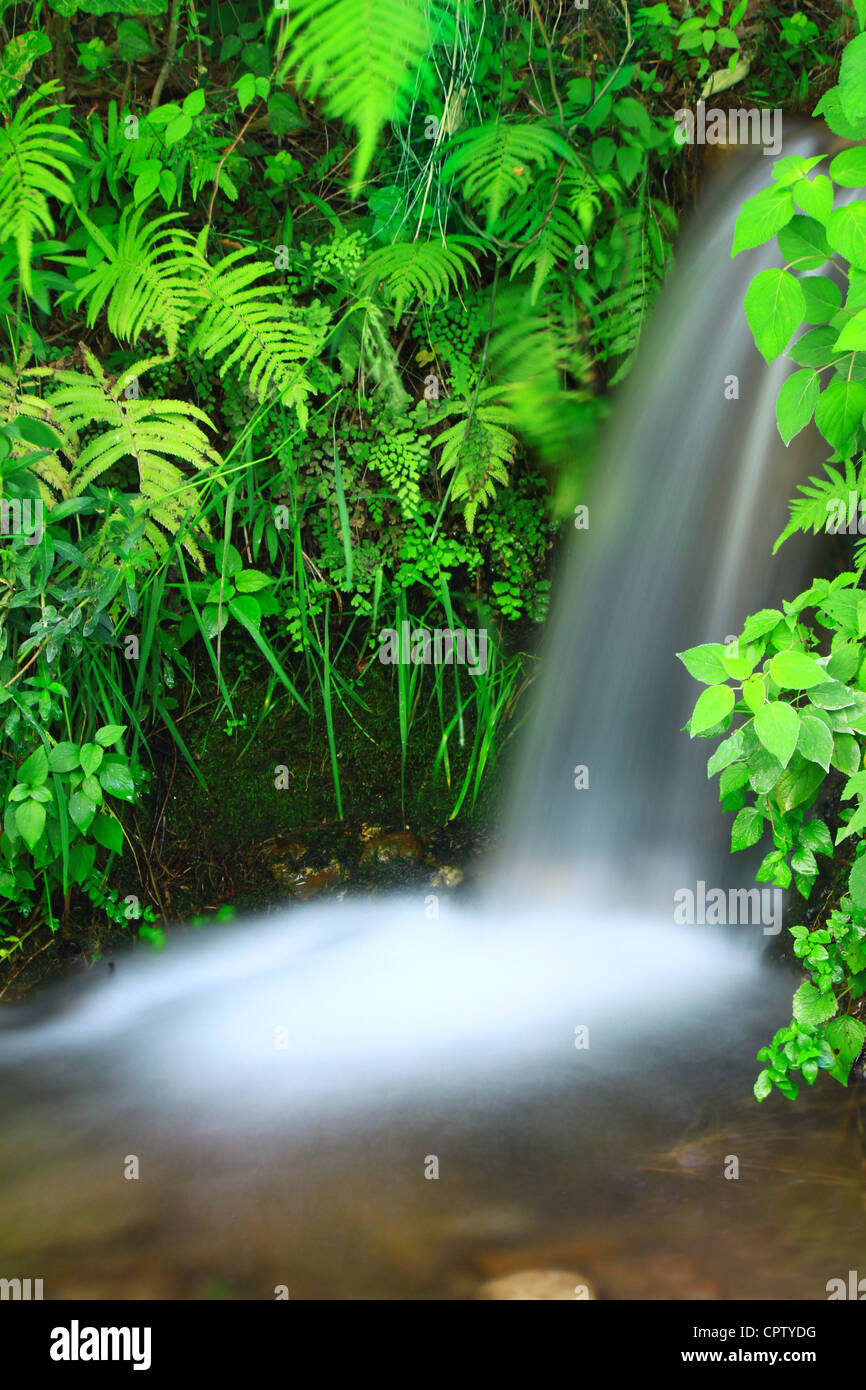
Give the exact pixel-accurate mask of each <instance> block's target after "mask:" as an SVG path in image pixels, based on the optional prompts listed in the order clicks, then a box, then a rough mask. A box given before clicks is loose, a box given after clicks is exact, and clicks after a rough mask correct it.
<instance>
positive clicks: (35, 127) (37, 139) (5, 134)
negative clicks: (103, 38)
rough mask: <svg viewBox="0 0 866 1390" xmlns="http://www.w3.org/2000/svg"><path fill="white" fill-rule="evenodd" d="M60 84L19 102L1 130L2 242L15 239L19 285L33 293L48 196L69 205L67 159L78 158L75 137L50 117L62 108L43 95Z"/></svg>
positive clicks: (49, 230) (48, 219)
mask: <svg viewBox="0 0 866 1390" xmlns="http://www.w3.org/2000/svg"><path fill="white" fill-rule="evenodd" d="M57 90H59V88H58V84H57V83H55V82H49V83H45V84H44V85H43V86H41V87H39V88H38V89H37V90H36V91H35V92H31V93H30V95H29V96H26V97H25V98H24V100H23V101H22V102H21V103H20V105H19V106H18V108H17V110H16V111H15V115H14V116H13V117H12V119H11V121H9V123H8V124H7V125H6V126H5V127H3V128H2V129H0V244H2V243H4V242H7V241H11V240H13V239H14V241H15V245H16V248H17V251H18V269H19V272H20V275H21V283H22V285H23V287H24V289H25V291H26V293H27V294H28V295H29V294H31V293H32V289H33V283H32V278H31V271H30V262H31V257H32V247H33V237H34V234H35V233H40V234H42V235H47V236H51V235H53V232H54V219H53V217H52V216H51V210H50V208H49V206H48V198H49V197H51V198H56V199H57V200H58V201H59V202H61V203H68V202H69V200H70V197H71V192H70V183H71V181H72V174H71V171H70V168H69V164H68V163H67V160H74V159H76V158H78V157H79V155H78V149H77V144H78V142H77V139H76V137H75V136H74V135H73V133H72V131H71V130H69V129H67V127H66V126H62V125H59V124H58V123H57V122H56V121H53V120H51V119H50V118H51V117H52V116H53V115H54V113H55V111H59V110H60V109H61V108H60V106H59V105H58V103H57V102H51V101H48V102H47V104H46V101H45V98H46V97H50V96H52V95H53V94H54V93H55V92H56V91H57Z"/></svg>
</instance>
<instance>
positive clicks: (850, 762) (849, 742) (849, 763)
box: [832, 734, 860, 777]
mask: <svg viewBox="0 0 866 1390" xmlns="http://www.w3.org/2000/svg"><path fill="white" fill-rule="evenodd" d="M832 761H833V766H834V767H836V768H838V769H839V771H840V772H844V773H846V774H847V775H848V776H849V777H853V775H854V773H855V772H857V771H858V769H859V767H860V745H859V743H858V742H857V740H856V738H855V737H854V735H853V734H834V735H833V760H832Z"/></svg>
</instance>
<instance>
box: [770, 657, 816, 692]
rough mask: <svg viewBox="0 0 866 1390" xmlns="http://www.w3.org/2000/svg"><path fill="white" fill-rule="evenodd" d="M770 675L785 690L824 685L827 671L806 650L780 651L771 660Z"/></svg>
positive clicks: (805, 688)
mask: <svg viewBox="0 0 866 1390" xmlns="http://www.w3.org/2000/svg"><path fill="white" fill-rule="evenodd" d="M770 675H771V677H772V679H773V680H774V681H775V682H776V684H777V685H778V686H780V687H781V688H782V689H783V690H808V689H810V687H811V686H813V685H823V684H824V683H825V682H826V680H827V672H826V671H825V670H824V667H823V666H819V665H818V663H817V661H816V660H815V658H814V657H813V656H808V655H807V653H806V652H796V651H787V652H779V653H778V654H777V655H776V656H774V657H773V660H772V661H771V662H770Z"/></svg>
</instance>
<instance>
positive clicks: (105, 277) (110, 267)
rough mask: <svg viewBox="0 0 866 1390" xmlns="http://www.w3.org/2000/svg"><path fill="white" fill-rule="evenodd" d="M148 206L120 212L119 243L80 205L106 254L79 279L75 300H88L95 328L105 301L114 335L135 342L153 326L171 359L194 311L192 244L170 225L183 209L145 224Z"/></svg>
mask: <svg viewBox="0 0 866 1390" xmlns="http://www.w3.org/2000/svg"><path fill="white" fill-rule="evenodd" d="M148 206H149V204H144V205H142V206H141V207H138V208H127V209H126V211H125V212H124V213H123V214H122V216H121V219H120V227H119V230H118V237H117V246H116V247H114V246H112V245H111V243H110V242H109V241H108V239H107V238H106V237H105V235H104V234H103V233H102V232H101V231H100V230H99V228H98V227H96V226H95V225H94V223H93V222H91V221H90V220H89V218H87V217H86V216H85V215H84V213H83V212H81V211H80V209H76V211H77V212H78V216H79V217H80V218H81V221H82V222H83V223H84V225H85V227H86V228H87V230H88V231H89V232H90V235H91V236H92V237H93V238H94V240H95V241H96V242H97V243H98V244H99V245H100V246H101V247H102V250H103V251H104V252H105V259H104V260H102V261H100V262H99V263H98V265H96V266H95V267H94V268H93V270H92V271H91V272H90V274H89V275H88V276H87V277H86V279H84V280H79V281H78V282H77V289H78V298H77V301H76V303H77V304H80V303H81V301H82V300H84V299H86V300H87V323H88V326H89V327H92V326H93V324H94V323H95V322H96V319H97V316H98V314H99V312H100V310H101V309H102V306H103V305H104V304H105V303H106V300H107V301H108V303H107V307H106V321H107V323H108V327H109V329H110V331H111V332H112V333H113V334H114V336H115V337H117V338H122V339H125V340H126V341H127V342H130V343H136V342H137V341H138V339H139V338H140V336H141V334H142V333H143V332H144V331H145V330H146V329H155V330H156V331H158V332H159V333H161V334H162V336H163V337H164V338H165V341H166V345H167V347H168V351H169V353H170V354H171V356H172V357H173V356H174V354H175V352H176V351H177V343H178V337H179V334H180V330H181V327H182V325H183V324H184V323H185V322H186V321H187V319H188V318H189V317H190V315H191V313H192V312H193V309H194V299H195V295H194V280H193V272H194V269H195V262H194V260H193V259H192V250H193V246H194V242H193V239H192V237H191V236H190V235H189V233H188V232H184V231H182V230H181V229H179V228H177V227H174V226H171V225H170V224H172V223H174V222H176V220H177V218H178V217H180V216H181V215H182V214H180V213H176V212H174V213H167V214H165V215H164V216H162V217H157V218H155V219H154V220H153V221H152V222H149V223H145V224H144V225H142V218H143V216H144V213H145V211H146V209H147V207H148Z"/></svg>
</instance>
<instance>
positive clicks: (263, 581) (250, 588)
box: [235, 570, 274, 594]
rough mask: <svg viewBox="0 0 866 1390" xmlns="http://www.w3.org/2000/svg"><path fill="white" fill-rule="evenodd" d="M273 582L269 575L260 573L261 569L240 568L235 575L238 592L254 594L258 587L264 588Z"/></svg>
mask: <svg viewBox="0 0 866 1390" xmlns="http://www.w3.org/2000/svg"><path fill="white" fill-rule="evenodd" d="M273 582H274V581H273V579H272V578H271V576H270V575H269V574H262V572H261V570H241V571H240V572H239V573H238V574H236V575H235V584H236V586H237V589H238V593H241V594H255V593H257V592H258V591H259V589H266V588H267V587H268V585H269V584H273Z"/></svg>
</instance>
